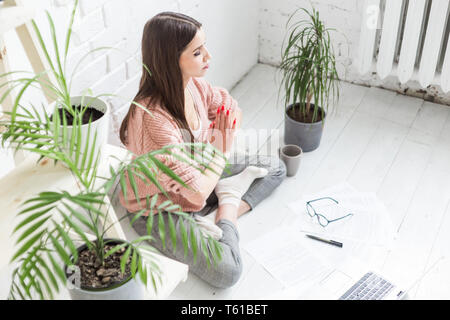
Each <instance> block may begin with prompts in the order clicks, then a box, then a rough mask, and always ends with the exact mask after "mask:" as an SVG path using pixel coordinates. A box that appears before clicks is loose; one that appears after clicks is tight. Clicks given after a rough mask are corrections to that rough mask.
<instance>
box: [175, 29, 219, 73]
mask: <svg viewBox="0 0 450 320" xmlns="http://www.w3.org/2000/svg"><path fill="white" fill-rule="evenodd" d="M205 40H206V36H205V32H204V31H203V29H201V28H200V29H198V31H197V33H196V34H195V37H194V39H192V41H191V42H190V43H189V44H188V45H187V47H186V49H185V50H184V51H183V53H182V54H181V56H180V68H181V72H182V74H183V79H184V80H185V82H187V81H188V80H189V79H190V78H191V77H203V76H204V75H205V73H206V70H208V66H209V64H208V61H209V60H210V59H211V56H210V55H209V52H208V50H207V49H206V47H205V44H206V42H205Z"/></svg>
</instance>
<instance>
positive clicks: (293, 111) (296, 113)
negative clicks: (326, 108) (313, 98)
mask: <svg viewBox="0 0 450 320" xmlns="http://www.w3.org/2000/svg"><path fill="white" fill-rule="evenodd" d="M287 114H288V116H289V117H290V118H291V119H293V120H295V121H298V122H302V123H313V115H314V104H311V106H310V108H309V113H307V114H303V112H302V111H300V109H299V104H298V103H297V104H295V107H290V108H289V109H288V110H287ZM320 121H322V111H321V110H319V111H318V112H317V116H316V119H315V121H314V122H320Z"/></svg>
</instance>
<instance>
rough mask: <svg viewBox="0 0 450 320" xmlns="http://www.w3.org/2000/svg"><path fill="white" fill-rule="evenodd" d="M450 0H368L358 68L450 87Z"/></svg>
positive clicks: (401, 79)
mask: <svg viewBox="0 0 450 320" xmlns="http://www.w3.org/2000/svg"><path fill="white" fill-rule="evenodd" d="M449 2H450V1H449V0H365V3H364V7H363V17H362V23H361V36H360V45H359V59H358V62H357V64H358V69H359V71H360V72H361V73H362V74H365V73H367V72H369V71H372V72H374V71H376V72H377V74H378V75H379V77H380V78H381V79H383V78H385V77H387V76H388V75H396V76H397V77H398V79H399V80H400V82H401V83H405V82H407V81H408V80H417V81H419V83H420V84H421V86H422V87H424V88H426V87H427V86H429V85H430V84H438V85H440V86H441V88H442V90H443V91H444V92H448V91H450V41H448V38H449V30H450V22H449V13H450V9H449Z"/></svg>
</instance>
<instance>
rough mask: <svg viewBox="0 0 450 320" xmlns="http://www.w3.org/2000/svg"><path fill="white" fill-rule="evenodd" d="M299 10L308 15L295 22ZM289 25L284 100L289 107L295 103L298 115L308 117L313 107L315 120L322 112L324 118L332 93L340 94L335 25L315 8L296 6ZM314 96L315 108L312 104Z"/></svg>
mask: <svg viewBox="0 0 450 320" xmlns="http://www.w3.org/2000/svg"><path fill="white" fill-rule="evenodd" d="M299 11H301V12H304V13H306V14H307V16H308V18H307V19H301V20H299V21H297V22H293V23H292V20H293V18H294V17H295V16H296V14H297V13H298V12H299ZM286 28H288V32H289V36H288V37H287V38H285V39H284V41H283V46H282V58H281V59H282V60H281V64H280V70H281V72H282V74H283V78H282V81H281V86H280V91H282V90H284V93H285V95H284V104H285V106H286V107H287V106H289V105H290V104H291V103H292V104H293V112H294V113H295V114H296V116H297V118H300V117H303V119H306V118H307V117H308V116H309V115H310V112H311V109H312V112H313V115H312V122H315V121H316V119H317V117H318V114H319V112H321V115H322V119H323V118H324V116H325V112H326V110H327V108H328V104H329V102H330V97H331V98H333V99H335V98H336V99H338V98H339V87H338V86H339V84H338V81H337V80H339V76H338V73H337V70H336V59H335V55H334V52H333V48H332V44H331V38H330V31H334V29H330V28H326V27H325V26H324V24H323V23H322V21H321V20H320V18H319V12H318V11H316V10H315V9H314V8H313V9H312V12H310V11H308V10H306V9H304V8H300V9H297V10H296V11H295V12H294V13H293V14H291V16H290V17H289V19H288V21H287V23H286ZM280 91H279V94H280ZM312 100H314V108H311V104H312Z"/></svg>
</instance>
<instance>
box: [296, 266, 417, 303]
mask: <svg viewBox="0 0 450 320" xmlns="http://www.w3.org/2000/svg"><path fill="white" fill-rule="evenodd" d="M410 288H412V286H409V283H408V289H405V286H402V285H398V284H397V283H396V282H395V281H393V280H392V279H390V278H389V277H386V275H383V274H382V273H381V272H379V271H378V270H375V271H374V270H371V269H369V268H368V266H367V265H365V264H364V263H362V262H360V261H359V260H353V259H352V260H350V261H349V262H347V263H346V264H345V265H342V266H340V267H338V268H335V269H332V270H331V271H330V272H328V273H327V274H326V275H324V276H323V277H321V279H319V280H316V281H314V283H312V284H311V285H310V286H308V288H306V289H305V288H304V290H302V292H301V293H300V295H299V296H297V299H307V300H310V299H313V300H402V299H407V298H408V296H407V292H408V290H409V289H410ZM297 292H298V291H297Z"/></svg>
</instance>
